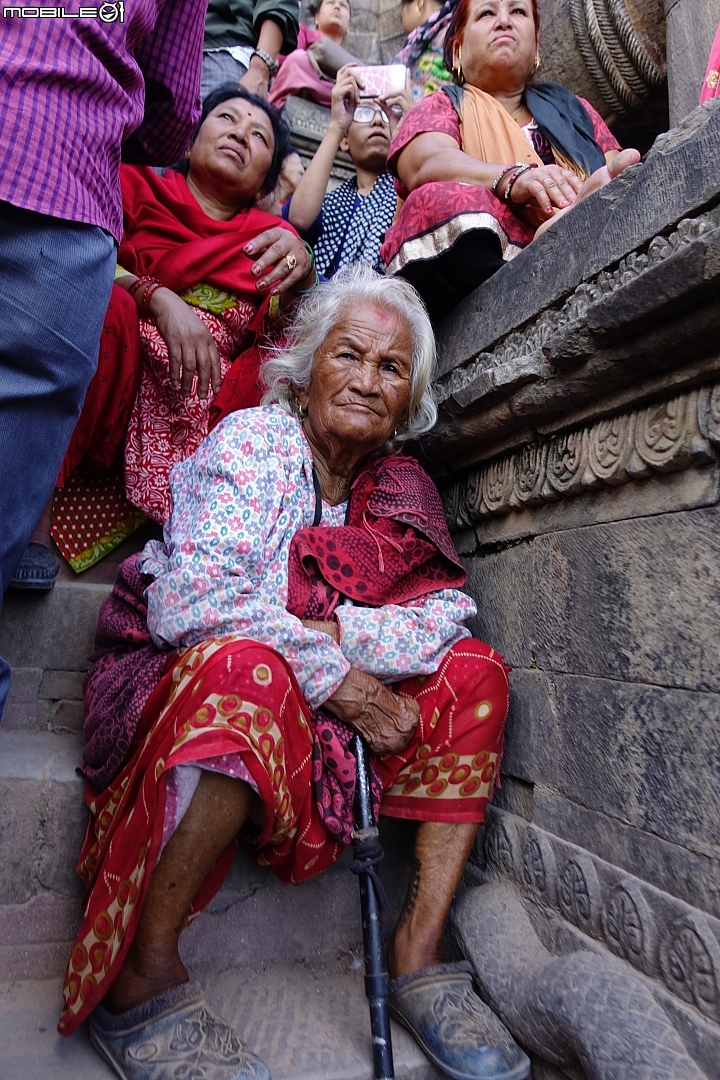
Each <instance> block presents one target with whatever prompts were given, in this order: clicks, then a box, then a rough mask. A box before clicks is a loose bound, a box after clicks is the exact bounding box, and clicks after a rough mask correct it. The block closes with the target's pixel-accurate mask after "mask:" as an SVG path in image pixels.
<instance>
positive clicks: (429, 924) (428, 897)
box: [388, 821, 478, 979]
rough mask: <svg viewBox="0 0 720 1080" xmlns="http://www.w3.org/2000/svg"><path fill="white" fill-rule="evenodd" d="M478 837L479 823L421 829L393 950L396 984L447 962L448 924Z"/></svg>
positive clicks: (422, 826) (391, 960) (425, 824)
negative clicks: (401, 979)
mask: <svg viewBox="0 0 720 1080" xmlns="http://www.w3.org/2000/svg"><path fill="white" fill-rule="evenodd" d="M477 831H478V825H477V824H476V823H474V822H473V823H467V824H459V825H448V824H445V823H443V822H437V821H423V822H422V823H421V824H420V826H419V828H418V831H417V837H416V840H415V857H414V858H413V864H412V870H411V873H410V881H409V883H408V891H407V896H406V897H405V904H404V905H403V909H402V911H401V912H400V917H399V918H398V921H397V926H396V927H395V934H394V936H393V941H392V944H391V945H390V948H389V950H388V971H389V973H390V975H391V977H392V978H394V979H397V978H399V977H400V976H401V975H410V974H411V973H412V972H414V971H419V970H420V968H423V967H428V966H429V965H430V964H439V963H442V961H443V960H444V955H443V948H442V939H443V932H444V930H445V920H446V919H447V917H448V913H449V911H450V905H451V903H452V900H453V897H454V895H455V891H456V889H457V887H458V884H459V883H460V878H461V876H462V872H463V870H464V869H465V863H466V862H467V857H468V855H469V854H470V850H471V848H472V846H473V842H474V840H475V836H476V834H477Z"/></svg>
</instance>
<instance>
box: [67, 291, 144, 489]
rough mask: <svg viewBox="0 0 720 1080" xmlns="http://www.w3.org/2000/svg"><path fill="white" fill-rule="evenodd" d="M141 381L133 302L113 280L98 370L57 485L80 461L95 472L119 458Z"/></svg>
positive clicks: (102, 469)
mask: <svg viewBox="0 0 720 1080" xmlns="http://www.w3.org/2000/svg"><path fill="white" fill-rule="evenodd" d="M139 385H140V329H139V323H138V313H137V306H136V304H135V301H134V300H133V298H132V297H131V296H130V295H129V294H128V293H126V292H125V290H124V289H121V288H119V287H118V286H117V285H113V287H112V292H111V294H110V304H109V306H108V309H107V312H106V315H105V321H104V323H103V328H102V334H101V335H100V352H99V354H98V366H97V371H96V372H95V375H94V376H93V378H92V379H91V381H90V385H89V387H88V391H87V394H86V395H85V402H84V404H83V407H82V411H81V413H80V416H79V418H78V422H77V424H76V425H75V430H74V431H73V434H72V439H71V440H70V445H69V446H68V449H67V452H66V454H65V457H64V459H63V463H62V465H61V467H60V475H59V476H58V478H57V481H56V483H55V486H56V487H59V488H61V487H64V485H65V482H66V480H67V479H68V477H69V476H70V475H71V474H72V473H73V472H74V471H75V469H76V468H77V467H78V465H79V464H80V462H81V461H82V463H83V466H84V467H85V468H88V469H91V470H93V471H105V470H106V469H109V468H111V467H112V466H113V465H114V464H121V463H122V448H123V444H124V442H125V431H126V430H127V423H128V418H129V416H130V410H131V408H132V404H133V401H134V400H135V395H136V393H137V390H138V386H139Z"/></svg>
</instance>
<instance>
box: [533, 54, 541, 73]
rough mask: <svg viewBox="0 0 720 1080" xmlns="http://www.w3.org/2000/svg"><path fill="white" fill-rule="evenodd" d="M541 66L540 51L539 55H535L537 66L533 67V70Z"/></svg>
mask: <svg viewBox="0 0 720 1080" xmlns="http://www.w3.org/2000/svg"><path fill="white" fill-rule="evenodd" d="M539 67H540V53H538V54H537V56H536V57H535V67H534V68H533V71H537V69H538V68H539Z"/></svg>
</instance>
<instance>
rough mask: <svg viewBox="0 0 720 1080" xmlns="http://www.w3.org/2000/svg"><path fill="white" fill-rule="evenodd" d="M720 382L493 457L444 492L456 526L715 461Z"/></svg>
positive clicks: (719, 426)
mask: <svg viewBox="0 0 720 1080" xmlns="http://www.w3.org/2000/svg"><path fill="white" fill-rule="evenodd" d="M714 446H720V384H718V385H715V386H710V387H703V388H702V389H700V390H692V391H690V393H687V394H681V395H679V396H677V397H675V398H671V399H670V400H668V401H664V402H660V403H658V404H655V405H650V406H648V407H647V408H644V409H639V410H637V411H636V412H632V413H628V414H626V415H623V416H616V417H612V418H610V419H605V420H599V421H596V422H595V423H594V424H592V425H590V426H589V427H584V428H580V429H579V430H577V431H570V432H565V433H563V434H561V435H555V436H554V437H553V438H551V439H549V440H547V441H544V442H542V443H533V444H530V445H528V446H524V447H522V448H521V449H520V450H517V451H514V452H513V453H511V454H508V455H505V456H503V457H501V458H498V459H496V460H495V461H491V462H490V463H489V464H488V465H485V466H483V467H482V468H480V469H478V470H477V471H475V472H473V473H471V474H470V475H469V476H467V477H464V478H463V479H461V480H457V481H455V483H454V484H451V485H450V486H449V487H448V488H446V489H445V490H444V492H443V499H444V503H445V511H446V514H447V517H448V521H449V522H450V527H451V528H455V529H457V528H462V527H464V526H467V525H472V524H474V523H475V522H477V521H479V520H480V519H481V518H483V517H486V516H488V515H490V514H507V513H510V512H511V511H513V510H522V509H525V507H527V506H536V505H539V504H541V503H543V502H550V501H552V500H554V499H558V498H561V497H563V496H571V495H580V494H582V493H583V492H584V491H587V490H591V489H593V488H598V487H603V486H606V485H607V486H614V485H618V484H626V483H629V482H630V481H631V480H644V479H646V478H647V477H649V476H651V475H652V474H653V473H656V472H660V473H663V472H675V471H679V470H681V469H687V468H689V467H691V466H698V465H704V464H707V463H708V462H711V461H715V460H716V453H715V450H714Z"/></svg>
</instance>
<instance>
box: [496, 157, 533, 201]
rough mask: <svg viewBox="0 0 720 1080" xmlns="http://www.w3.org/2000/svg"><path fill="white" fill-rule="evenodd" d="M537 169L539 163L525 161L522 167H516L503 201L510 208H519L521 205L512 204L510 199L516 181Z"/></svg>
mask: <svg viewBox="0 0 720 1080" xmlns="http://www.w3.org/2000/svg"><path fill="white" fill-rule="evenodd" d="M537 168H538V165H537V162H535V161H525V162H523V163H522V164H521V165H516V166H515V171H514V172H513V174H512V176H511V177H510V179H509V180H508V182H507V187H506V188H505V194H504V195H503V201H504V202H506V203H507V204H508V205H509V206H518V205H519V204H518V203H514V202H512V200H511V198H510V194H511V192H512V189H513V187H514V186H515V181H516V180H518V179H519V178H520V177H521V176H522V174H523V173H526V172H527V171H528V170H529V169H537Z"/></svg>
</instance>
